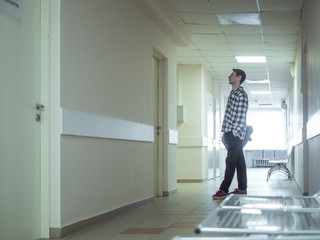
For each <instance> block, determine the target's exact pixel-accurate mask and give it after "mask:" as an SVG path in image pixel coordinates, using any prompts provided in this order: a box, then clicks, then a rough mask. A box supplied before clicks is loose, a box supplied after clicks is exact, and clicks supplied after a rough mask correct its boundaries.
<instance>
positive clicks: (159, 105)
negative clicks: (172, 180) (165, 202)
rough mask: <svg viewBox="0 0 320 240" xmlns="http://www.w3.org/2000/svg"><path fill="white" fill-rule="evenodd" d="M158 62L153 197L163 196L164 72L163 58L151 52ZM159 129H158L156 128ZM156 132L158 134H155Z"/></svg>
mask: <svg viewBox="0 0 320 240" xmlns="http://www.w3.org/2000/svg"><path fill="white" fill-rule="evenodd" d="M154 60H156V61H157V62H158V65H157V69H158V71H157V74H156V75H157V79H156V76H155V74H154V64H153V66H152V69H153V84H154V105H153V106H154V114H153V116H154V118H155V119H154V123H155V126H154V131H155V134H154V136H155V139H154V146H153V149H156V150H154V155H153V169H154V172H153V174H154V184H153V187H154V190H153V194H154V196H157V197H161V196H163V106H164V103H163V78H164V77H163V71H164V59H163V56H162V55H161V54H160V53H159V52H158V51H157V50H154V51H153V61H154ZM158 127H160V129H159V128H158ZM157 132H158V134H157Z"/></svg>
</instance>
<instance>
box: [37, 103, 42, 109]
mask: <svg viewBox="0 0 320 240" xmlns="http://www.w3.org/2000/svg"><path fill="white" fill-rule="evenodd" d="M36 109H37V110H43V109H44V106H43V105H42V104H40V103H36Z"/></svg>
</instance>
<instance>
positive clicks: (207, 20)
mask: <svg viewBox="0 0 320 240" xmlns="http://www.w3.org/2000/svg"><path fill="white" fill-rule="evenodd" d="M179 16H180V17H181V19H182V21H183V22H185V23H189V24H215V25H218V24H219V22H218V20H217V18H216V17H215V15H213V14H209V13H179Z"/></svg>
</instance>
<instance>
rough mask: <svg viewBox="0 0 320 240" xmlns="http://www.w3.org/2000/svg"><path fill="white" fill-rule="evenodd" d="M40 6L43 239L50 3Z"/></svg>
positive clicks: (44, 226)
mask: <svg viewBox="0 0 320 240" xmlns="http://www.w3.org/2000/svg"><path fill="white" fill-rule="evenodd" d="M39 4H40V9H41V12H40V102H41V104H43V105H44V106H45V109H44V111H42V113H41V124H40V204H41V206H39V207H40V212H41V218H40V219H41V226H40V229H41V233H40V234H41V237H42V238H49V237H50V205H49V196H50V192H49V189H50V184H49V176H50V175H49V173H50V172H49V162H50V155H49V154H50V149H49V148H50V143H49V137H50V125H49V124H50V114H49V110H50V106H49V102H50V77H49V76H50V60H49V56H50V39H49V36H50V1H49V0H41V1H39Z"/></svg>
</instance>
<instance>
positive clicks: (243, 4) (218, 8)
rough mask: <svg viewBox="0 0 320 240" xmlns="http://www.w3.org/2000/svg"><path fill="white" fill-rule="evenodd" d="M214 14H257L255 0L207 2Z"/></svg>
mask: <svg viewBox="0 0 320 240" xmlns="http://www.w3.org/2000/svg"><path fill="white" fill-rule="evenodd" d="M209 1H210V3H211V5H212V8H213V10H214V13H257V12H258V7H257V3H256V0H209Z"/></svg>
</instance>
